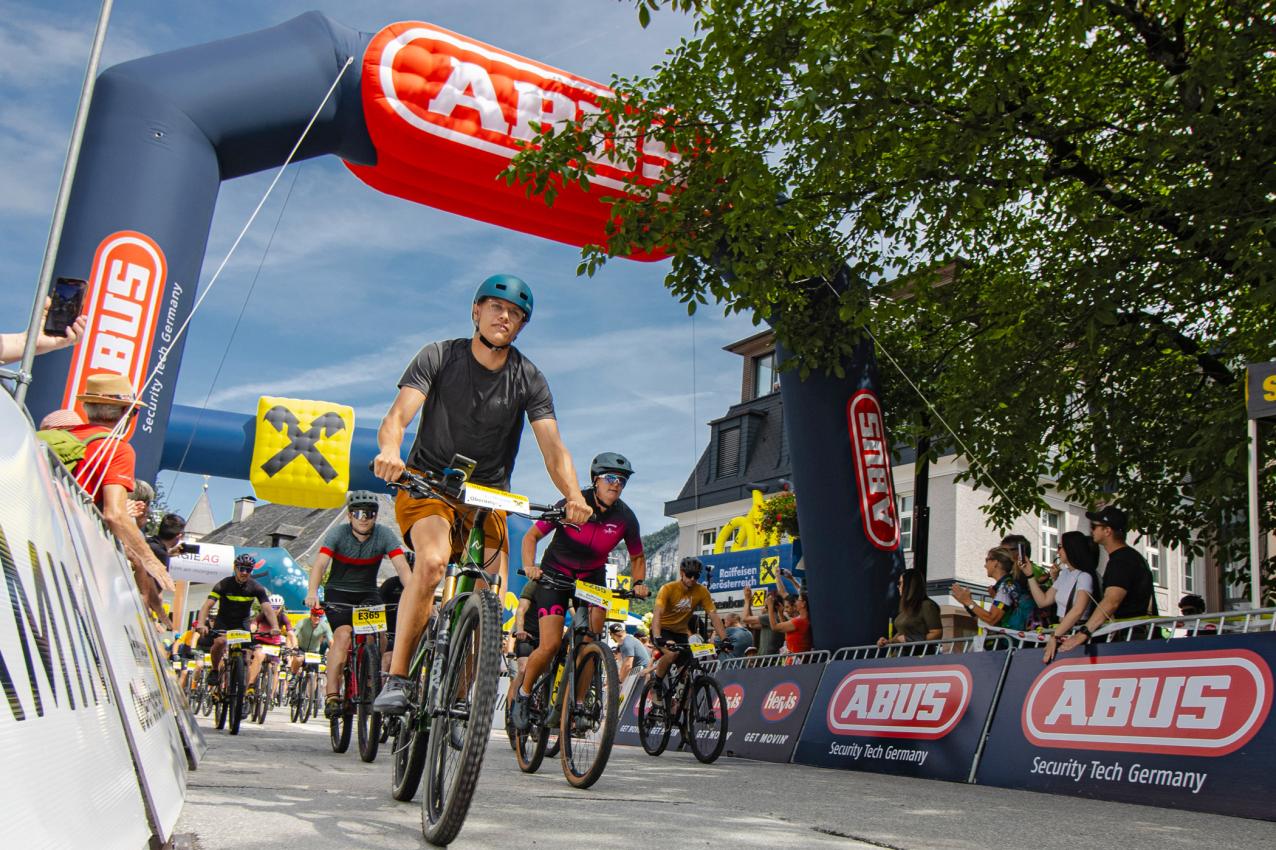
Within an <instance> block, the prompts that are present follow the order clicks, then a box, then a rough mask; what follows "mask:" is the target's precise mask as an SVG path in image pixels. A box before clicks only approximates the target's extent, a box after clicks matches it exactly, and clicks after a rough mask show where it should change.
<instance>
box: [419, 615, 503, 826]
mask: <svg viewBox="0 0 1276 850" xmlns="http://www.w3.org/2000/svg"><path fill="white" fill-rule="evenodd" d="M500 610H501V609H500V603H498V602H497V600H496V596H495V594H493V593H491V592H490V591H487V590H481V591H475V592H473V593H471V594H470V595H469V596H468V597H466V599H465V602H464V603H462V604H461V611H460V614H459V615H458V616H457V618H456V626H455V628H454V629H453V630H452V635H451V646H450V648H449V651H448V659H447V668H446V669H445V670H444V671H443V676H442V693H440V694H438V695H431V697H435V696H437V702H436V703H435V704H437V705H438V706H439V711H438V713H437V715H436V716H435V717H434V720H433V722H432V724H431V726H430V742H429V748H428V751H427V754H426V778H425V793H424V794H423V795H422V797H421V830H422V832H423V833H424V835H425V840H426V841H428V842H430V843H431V844H436V845H439V846H446V845H448V844H450V843H452V839H454V838H456V835H457V833H458V832H460V831H461V826H462V825H463V824H464V823H465V815H466V813H468V812H469V810H470V800H471V798H472V797H473V796H474V787H475V786H476V785H477V784H478V776H479V771H480V770H481V769H482V767H483V755H484V753H485V752H486V750H487V739H488V735H489V734H490V732H491V731H492V710H493V707H494V706H495V704H496V688H497V680H498V678H499V677H500V672H501V645H500V637H501V616H500ZM442 615H443V614H442V612H440V616H442ZM438 662H439V659H438V658H436V659H435V663H438Z"/></svg>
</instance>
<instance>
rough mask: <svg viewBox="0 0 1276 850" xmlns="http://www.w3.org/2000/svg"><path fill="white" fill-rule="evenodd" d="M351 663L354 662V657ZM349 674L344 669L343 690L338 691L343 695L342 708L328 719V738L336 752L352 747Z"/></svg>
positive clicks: (342, 676) (342, 675)
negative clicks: (347, 687) (347, 682)
mask: <svg viewBox="0 0 1276 850" xmlns="http://www.w3.org/2000/svg"><path fill="white" fill-rule="evenodd" d="M351 663H353V659H352V660H351ZM349 675H350V672H349V671H348V670H343V671H342V673H341V690H340V691H339V693H338V696H340V697H341V708H340V710H338V711H337V713H336V714H334V715H332V717H331V718H329V720H328V738H329V740H330V741H331V742H332V751H333V752H334V753H344V752H345V751H346V750H348V749H350V727H351V725H352V724H351V722H350V721H351V719H352V718H351V716H350V714H351V713H350V707H349V706H348V705H347V704H346V678H347V677H348V676H349ZM325 702H326V700H325Z"/></svg>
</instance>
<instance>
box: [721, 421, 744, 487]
mask: <svg viewBox="0 0 1276 850" xmlns="http://www.w3.org/2000/svg"><path fill="white" fill-rule="evenodd" d="M739 474H740V426H739V425H736V426H734V427H731V428H723V429H721V430H720V431H718V477H719V478H730V477H731V476H733V475H739Z"/></svg>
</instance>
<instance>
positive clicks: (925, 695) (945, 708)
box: [826, 664, 972, 739]
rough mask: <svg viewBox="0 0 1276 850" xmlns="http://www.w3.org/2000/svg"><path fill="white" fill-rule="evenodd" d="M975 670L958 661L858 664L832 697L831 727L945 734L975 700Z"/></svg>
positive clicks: (847, 731)
mask: <svg viewBox="0 0 1276 850" xmlns="http://www.w3.org/2000/svg"><path fill="white" fill-rule="evenodd" d="M971 691H972V679H971V675H970V671H969V670H967V669H966V668H965V667H962V666H960V665H957V664H946V665H937V666H933V667H911V668H894V669H892V668H878V669H863V670H854V671H852V672H851V673H849V674H847V676H846V678H844V679H842V681H841V682H840V683H838V686H837V689H836V690H834V691H833V696H832V698H831V699H830V700H829V707H828V716H827V718H826V720H827V722H828V728H829V731H830V732H832V733H833V734H835V735H869V736H873V737H883V738H932V739H933V738H942V737H944V736H945V735H947V734H948V733H949V732H951V731H952V730H953V728H954V727H955V726H956V725H957V724H958V723H959V722H960V721H961V718H962V717H963V716H964V715H965V713H966V709H967V708H968V707H969V706H970V696H971Z"/></svg>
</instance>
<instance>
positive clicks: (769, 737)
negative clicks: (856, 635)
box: [713, 664, 824, 763]
mask: <svg viewBox="0 0 1276 850" xmlns="http://www.w3.org/2000/svg"><path fill="white" fill-rule="evenodd" d="M823 672H824V665H823V664H795V665H793V666H792V667H756V668H752V669H739V668H736V669H727V670H719V671H717V672H716V673H714V674H713V675H714V678H715V679H717V680H718V683H719V684H721V685H722V690H723V693H724V695H725V696H726V698H727V711H728V712H729V715H728V716H729V720H728V721H727V729H728V730H729V731H730V732H731V737H730V738H729V739H728V741H727V746H726V749H725V750H723V752H724V753H725V754H726V755H729V756H739V757H741V758H750V759H757V760H759V761H774V762H782V763H783V762H788V761H789V759H790V757H791V756H792V755H793V748H794V747H795V746H796V745H797V740H798V734H799V733H800V732H801V731H802V721H804V720H805V719H806V713H807V709H809V708H810V707H811V702H812V700H814V699H815V691H816V689H817V688H818V687H819V684H820V675H821V674H822V673H823Z"/></svg>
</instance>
